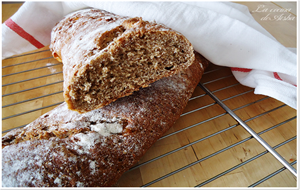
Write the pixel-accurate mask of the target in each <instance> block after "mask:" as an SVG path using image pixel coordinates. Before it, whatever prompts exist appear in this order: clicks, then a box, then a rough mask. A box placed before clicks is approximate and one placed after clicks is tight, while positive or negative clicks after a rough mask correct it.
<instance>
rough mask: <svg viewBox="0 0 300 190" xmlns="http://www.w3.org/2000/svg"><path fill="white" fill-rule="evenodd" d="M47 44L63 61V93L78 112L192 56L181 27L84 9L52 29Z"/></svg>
mask: <svg viewBox="0 0 300 190" xmlns="http://www.w3.org/2000/svg"><path fill="white" fill-rule="evenodd" d="M50 49H51V51H52V54H53V56H54V58H56V59H57V60H59V61H62V62H63V73H64V98H65V101H66V103H67V105H68V107H69V109H71V110H75V111H77V112H79V113H84V112H87V111H91V110H93V109H96V108H101V107H103V106H105V105H108V104H109V103H111V102H113V101H115V100H117V99H118V98H120V97H124V96H127V95H130V94H132V93H133V92H134V91H137V90H139V89H140V88H144V87H147V86H148V85H149V84H151V83H153V82H154V81H157V80H159V79H161V78H163V77H168V76H171V75H174V74H175V73H178V72H179V71H180V70H183V69H186V68H187V67H189V66H190V65H191V64H192V63H193V61H194V59H195V58H194V53H193V46H192V44H191V43H190V42H189V41H188V40H187V39H186V38H185V37H184V36H183V35H182V34H180V33H178V32H176V31H174V30H172V29H170V28H167V27H165V26H163V25H161V24H157V23H155V22H148V21H143V20H142V19H141V18H129V17H122V16H118V15H115V14H112V13H109V12H106V11H103V10H97V9H84V10H80V11H77V12H75V13H72V14H70V15H67V16H66V17H65V18H64V19H63V20H61V21H60V22H59V23H58V24H57V25H56V26H55V27H54V29H53V31H52V34H51V45H50Z"/></svg>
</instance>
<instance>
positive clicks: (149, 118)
mask: <svg viewBox="0 0 300 190" xmlns="http://www.w3.org/2000/svg"><path fill="white" fill-rule="evenodd" d="M207 63H208V62H207V60H205V59H204V58H203V57H201V56H200V55H199V54H196V59H195V61H194V64H192V65H191V66H190V67H189V68H188V69H186V70H184V71H180V72H179V73H178V74H175V75H173V76H171V77H165V78H163V79H161V80H158V81H156V82H154V83H153V84H151V86H149V87H147V88H143V89H141V90H139V91H136V92H134V93H133V94H132V95H130V96H126V97H123V98H120V99H118V100H117V101H115V102H113V103H111V104H109V105H108V106H105V107H103V108H100V109H97V110H93V111H90V112H87V113H84V114H79V113H78V112H75V111H71V110H69V109H68V107H67V104H66V103H63V104H61V105H60V106H58V107H56V108H54V109H53V110H52V111H50V112H48V113H46V114H44V115H42V116H41V117H39V118H38V119H36V120H35V121H33V122H32V123H30V124H28V125H27V126H26V127H25V128H22V129H16V130H13V131H10V132H9V133H7V134H6V135H5V136H3V137H2V148H3V149H2V185H3V186H4V187H97V186H98V187H99V186H112V185H114V183H115V182H116V181H117V180H118V179H119V178H120V176H121V175H122V174H123V173H124V172H125V171H127V170H128V169H130V168H131V167H132V166H133V165H134V164H136V163H137V162H138V160H139V159H140V158H141V157H142V156H143V155H144V153H145V152H146V151H147V150H148V149H149V148H150V146H151V145H152V144H153V143H154V142H155V141H157V140H158V139H159V138H160V137H161V136H162V135H163V134H164V133H165V132H166V131H167V130H168V129H169V128H170V127H171V126H172V125H173V124H174V122H175V121H176V120H177V119H178V118H179V117H180V115H181V113H182V111H183V109H184V107H185V106H186V104H187V102H188V100H189V98H190V97H191V95H192V93H193V91H194V89H195V87H196V85H197V84H198V83H199V80H200V78H201V76H202V73H203V67H205V66H206V65H207Z"/></svg>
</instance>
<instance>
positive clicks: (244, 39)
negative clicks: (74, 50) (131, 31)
mask: <svg viewBox="0 0 300 190" xmlns="http://www.w3.org/2000/svg"><path fill="white" fill-rule="evenodd" d="M87 7H94V8H99V9H104V10H106V11H109V12H113V13H115V14H119V15H123V16H130V17H142V18H143V19H144V20H148V21H156V22H158V23H162V24H165V25H166V26H168V27H170V28H173V29H174V30H176V31H178V32H180V33H182V34H183V35H185V36H186V37H187V38H188V39H189V40H190V41H191V43H192V44H193V46H194V48H195V50H196V51H198V52H199V53H201V54H202V55H203V56H205V57H206V58H207V59H208V60H210V61H211V62H212V63H214V64H217V65H222V66H228V67H231V68H232V72H233V74H234V76H235V77H236V79H237V80H238V81H239V82H240V83H241V84H243V85H246V86H250V87H252V88H255V91H254V93H256V94H263V95H267V96H270V97H273V98H276V99H278V100H280V101H282V102H284V103H286V104H287V105H289V106H291V107H292V108H294V109H296V108H297V55H296V52H295V49H294V50H293V51H291V50H290V49H288V48H286V47H284V46H283V45H282V44H280V43H279V42H278V41H276V39H274V37H272V35H271V34H270V33H268V32H267V31H266V30H265V29H264V28H263V27H262V26H261V25H259V24H258V23H257V22H256V21H255V20H254V18H253V17H252V16H251V14H250V12H249V10H248V8H247V7H246V6H243V5H240V4H235V3H230V2H201V1H200V2H197V1H195V2H179V1H175V2H168V1H166V2H160V1H153V2H144V1H139V2H137V1H133V2H129V1H121V2H117V1H110V2H109V1H92V2H89V1H85V2H78V1H75V2H72V1H66V2H36V1H33V2H31V1H30V2H26V3H24V5H23V6H22V7H21V8H20V9H19V11H18V12H17V13H16V14H15V15H13V16H12V17H11V18H10V19H8V20H7V21H6V22H5V23H4V24H2V58H6V57H8V56H12V55H14V54H19V53H23V52H26V51H30V50H34V49H35V48H40V47H43V46H46V45H49V43H50V33H51V29H52V27H53V26H54V25H55V23H57V22H58V21H59V20H60V19H62V18H63V16H65V15H66V14H68V13H71V12H73V11H76V10H79V9H83V8H87Z"/></svg>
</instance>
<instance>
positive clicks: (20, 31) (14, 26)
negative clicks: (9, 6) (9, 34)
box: [4, 18, 44, 48]
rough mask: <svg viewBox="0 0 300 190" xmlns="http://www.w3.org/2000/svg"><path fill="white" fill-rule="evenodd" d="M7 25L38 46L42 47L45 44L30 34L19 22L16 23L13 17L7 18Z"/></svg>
mask: <svg viewBox="0 0 300 190" xmlns="http://www.w3.org/2000/svg"><path fill="white" fill-rule="evenodd" d="M4 23H5V25H6V26H8V27H9V28H10V29H11V30H13V31H14V32H15V33H17V34H18V35H19V36H21V37H22V38H24V39H25V40H27V41H28V42H29V43H31V44H32V45H34V46H35V47H36V48H42V47H44V45H43V44H42V43H40V42H39V41H37V40H36V39H35V38H34V37H33V36H31V35H30V34H28V33H27V32H26V31H25V30H24V29H23V28H22V27H20V26H19V25H18V24H17V23H15V22H14V21H13V20H12V19H11V18H9V19H8V20H6V21H5V22H4Z"/></svg>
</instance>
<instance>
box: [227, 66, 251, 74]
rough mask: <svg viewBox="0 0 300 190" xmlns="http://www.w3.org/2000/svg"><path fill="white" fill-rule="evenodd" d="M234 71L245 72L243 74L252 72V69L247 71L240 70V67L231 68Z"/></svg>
mask: <svg viewBox="0 0 300 190" xmlns="http://www.w3.org/2000/svg"><path fill="white" fill-rule="evenodd" d="M231 70H232V71H239V72H243V73H248V72H250V71H252V69H245V68H238V67H231Z"/></svg>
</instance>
